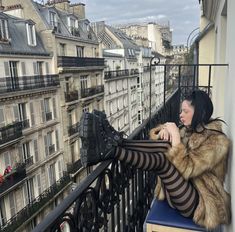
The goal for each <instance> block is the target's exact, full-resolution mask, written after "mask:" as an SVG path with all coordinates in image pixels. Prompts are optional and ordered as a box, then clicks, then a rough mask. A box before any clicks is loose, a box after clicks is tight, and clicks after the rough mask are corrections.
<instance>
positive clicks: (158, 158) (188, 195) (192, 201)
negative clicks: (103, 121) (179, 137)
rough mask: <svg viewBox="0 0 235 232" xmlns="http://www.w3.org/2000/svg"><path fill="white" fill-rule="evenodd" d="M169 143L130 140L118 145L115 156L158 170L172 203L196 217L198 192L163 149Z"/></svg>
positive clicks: (142, 167)
mask: <svg viewBox="0 0 235 232" xmlns="http://www.w3.org/2000/svg"><path fill="white" fill-rule="evenodd" d="M168 147H169V143H167V142H163V141H152V140H147V141H146V140H127V139H125V140H124V141H123V144H122V146H121V147H117V149H116V158H117V159H118V160H120V161H122V162H124V163H126V164H129V165H131V166H134V167H136V168H138V169H142V170H155V171H156V172H157V174H158V176H159V177H160V179H161V181H162V184H163V186H164V188H165V195H166V197H167V200H168V202H169V204H170V205H171V206H173V207H174V208H176V209H177V210H179V211H180V213H181V214H182V215H183V216H185V217H193V214H194V211H195V209H196V207H197V205H198V192H197V190H196V189H195V188H194V186H193V185H192V183H191V182H190V181H187V180H185V179H184V178H183V177H182V175H181V174H180V173H179V171H178V170H177V169H176V168H175V166H174V165H173V164H172V163H171V162H170V161H169V160H168V159H167V158H166V156H165V155H164V151H166V150H167V148H168Z"/></svg>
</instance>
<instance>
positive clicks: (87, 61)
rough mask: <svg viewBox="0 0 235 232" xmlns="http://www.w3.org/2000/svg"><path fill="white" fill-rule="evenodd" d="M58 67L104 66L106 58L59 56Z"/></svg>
mask: <svg viewBox="0 0 235 232" xmlns="http://www.w3.org/2000/svg"><path fill="white" fill-rule="evenodd" d="M57 63H58V64H57V65H58V67H87V66H104V58H93V57H76V56H59V57H58V60H57Z"/></svg>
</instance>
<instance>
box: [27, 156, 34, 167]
mask: <svg viewBox="0 0 235 232" xmlns="http://www.w3.org/2000/svg"><path fill="white" fill-rule="evenodd" d="M25 165H26V167H30V166H31V165H33V156H30V157H29V158H27V159H25Z"/></svg>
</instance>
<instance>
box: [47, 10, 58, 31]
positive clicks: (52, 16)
mask: <svg viewBox="0 0 235 232" xmlns="http://www.w3.org/2000/svg"><path fill="white" fill-rule="evenodd" d="M49 19H50V24H51V26H53V27H55V26H56V23H57V18H56V13H55V12H51V11H50V12H49Z"/></svg>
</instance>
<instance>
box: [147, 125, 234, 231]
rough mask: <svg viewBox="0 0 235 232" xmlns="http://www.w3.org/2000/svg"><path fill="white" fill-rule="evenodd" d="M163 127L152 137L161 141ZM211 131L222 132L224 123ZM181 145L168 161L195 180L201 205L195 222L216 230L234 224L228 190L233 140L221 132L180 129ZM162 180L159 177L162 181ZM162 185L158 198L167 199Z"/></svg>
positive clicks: (170, 150)
mask: <svg viewBox="0 0 235 232" xmlns="http://www.w3.org/2000/svg"><path fill="white" fill-rule="evenodd" d="M161 128H162V126H159V127H156V128H153V129H152V130H151V131H150V138H151V139H157V133H158V132H159V131H160V129H161ZM206 128H208V129H215V130H219V131H222V128H221V123H220V122H219V121H214V122H212V123H210V124H208V125H207V126H206ZM180 136H181V143H180V144H179V145H177V146H175V147H172V148H170V149H169V151H168V152H167V153H166V155H167V158H168V159H169V160H170V161H171V162H172V163H173V164H174V166H175V167H176V168H177V169H178V170H179V172H180V173H181V174H182V175H183V177H184V178H185V179H186V180H188V179H189V180H191V181H192V183H193V185H194V186H195V188H196V189H197V191H198V193H199V204H198V206H197V208H196V210H195V212H194V217H193V220H194V221H195V223H197V224H199V225H202V226H204V227H206V228H207V229H214V228H216V227H217V226H218V225H219V224H228V223H229V221H230V195H229V194H228V193H227V192H226V191H225V190H224V187H223V182H224V177H225V174H226V163H227V156H228V148H229V140H228V138H227V137H226V136H225V135H224V134H221V133H219V132H215V131H212V130H204V131H203V132H202V133H192V132H189V131H187V130H186V128H185V127H183V128H182V129H180ZM158 179H159V178H158ZM162 187H163V186H162V185H161V182H160V181H159V182H158V185H157V187H156V194H157V198H158V199H160V200H162V199H164V191H163V188H162Z"/></svg>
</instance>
